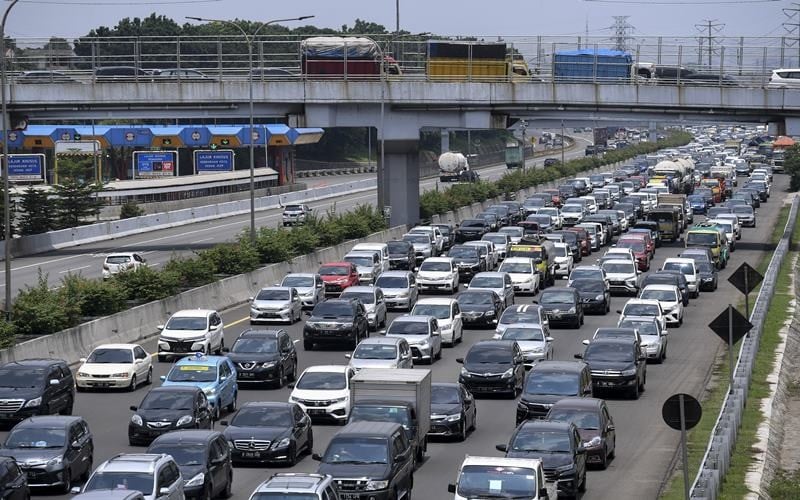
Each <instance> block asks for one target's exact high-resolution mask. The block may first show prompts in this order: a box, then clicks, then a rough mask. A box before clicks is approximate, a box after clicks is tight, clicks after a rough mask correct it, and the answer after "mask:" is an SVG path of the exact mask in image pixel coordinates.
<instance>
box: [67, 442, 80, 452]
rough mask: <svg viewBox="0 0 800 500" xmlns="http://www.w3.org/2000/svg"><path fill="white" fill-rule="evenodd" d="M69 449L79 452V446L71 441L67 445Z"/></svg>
mask: <svg viewBox="0 0 800 500" xmlns="http://www.w3.org/2000/svg"><path fill="white" fill-rule="evenodd" d="M69 447H70V448H72V449H73V450H80V449H81V444H80V443H79V442H77V441H73V442H71V443H70V444H69Z"/></svg>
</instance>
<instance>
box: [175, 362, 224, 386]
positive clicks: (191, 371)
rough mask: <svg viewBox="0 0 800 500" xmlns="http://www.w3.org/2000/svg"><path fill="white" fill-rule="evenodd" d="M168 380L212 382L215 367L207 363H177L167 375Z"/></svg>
mask: <svg viewBox="0 0 800 500" xmlns="http://www.w3.org/2000/svg"><path fill="white" fill-rule="evenodd" d="M167 380H168V381H170V382H214V381H215V380H217V368H216V367H215V366H208V365H177V366H174V367H172V370H170V371H169V375H167Z"/></svg>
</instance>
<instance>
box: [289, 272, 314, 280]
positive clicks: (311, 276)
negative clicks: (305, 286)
mask: <svg viewBox="0 0 800 500" xmlns="http://www.w3.org/2000/svg"><path fill="white" fill-rule="evenodd" d="M287 276H300V277H303V278H313V277H315V276H319V274H317V273H286V276H284V277H283V278H284V279H286V277H287Z"/></svg>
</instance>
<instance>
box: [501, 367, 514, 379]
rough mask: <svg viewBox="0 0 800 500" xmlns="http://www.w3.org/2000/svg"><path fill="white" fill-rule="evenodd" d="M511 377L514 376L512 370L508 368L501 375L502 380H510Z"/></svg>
mask: <svg viewBox="0 0 800 500" xmlns="http://www.w3.org/2000/svg"><path fill="white" fill-rule="evenodd" d="M513 376H514V369H513V368H509V369H508V370H506V371H504V372H503V375H502V377H503V378H511V377H513Z"/></svg>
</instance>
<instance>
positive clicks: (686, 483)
mask: <svg viewBox="0 0 800 500" xmlns="http://www.w3.org/2000/svg"><path fill="white" fill-rule="evenodd" d="M678 405H679V409H680V411H681V453H682V454H683V497H684V498H685V499H686V500H689V487H690V484H689V459H688V457H687V455H688V453H687V452H686V447H687V446H688V445H687V443H686V413H685V411H686V410H685V409H684V408H685V407H684V405H683V394H678Z"/></svg>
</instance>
